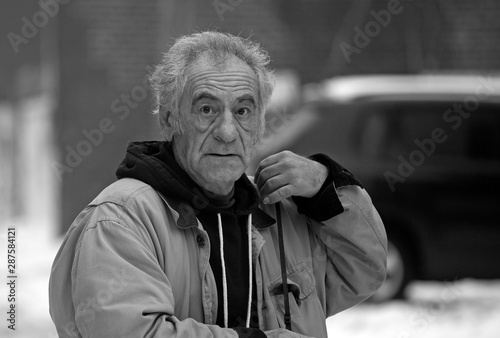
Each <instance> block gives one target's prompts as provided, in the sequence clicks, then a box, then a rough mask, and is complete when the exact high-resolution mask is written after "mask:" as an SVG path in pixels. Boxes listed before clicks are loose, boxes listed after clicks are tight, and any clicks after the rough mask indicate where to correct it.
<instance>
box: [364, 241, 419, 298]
mask: <svg viewBox="0 0 500 338" xmlns="http://www.w3.org/2000/svg"><path fill="white" fill-rule="evenodd" d="M411 269H412V268H411V264H410V260H409V255H408V251H407V246H406V245H404V241H401V240H400V239H399V238H390V239H389V241H388V245H387V276H386V279H385V281H384V283H383V284H382V286H381V287H380V289H378V291H377V292H376V293H375V294H374V295H373V296H372V297H371V298H370V300H371V301H373V302H384V301H388V300H391V299H396V298H404V291H405V288H406V285H407V284H408V282H409V281H410V280H411V275H412V272H411Z"/></svg>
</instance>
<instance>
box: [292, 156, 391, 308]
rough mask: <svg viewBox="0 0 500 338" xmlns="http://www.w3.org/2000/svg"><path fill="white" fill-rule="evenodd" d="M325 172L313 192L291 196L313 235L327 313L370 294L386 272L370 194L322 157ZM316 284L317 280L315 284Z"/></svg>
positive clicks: (381, 232)
mask: <svg viewBox="0 0 500 338" xmlns="http://www.w3.org/2000/svg"><path fill="white" fill-rule="evenodd" d="M312 159H314V160H317V161H319V162H321V163H323V164H325V165H326V166H327V167H328V169H329V176H328V178H327V180H326V181H325V184H324V185H323V187H322V188H321V189H320V191H319V192H318V194H317V195H316V196H313V197H312V198H309V199H307V198H296V197H294V198H293V200H294V202H295V203H296V205H297V210H298V211H299V213H302V214H304V215H306V216H307V218H308V222H309V225H310V228H311V229H312V232H313V233H314V240H313V246H314V247H313V264H314V267H315V270H316V271H315V274H316V275H317V276H318V277H319V279H318V278H317V282H318V281H324V285H319V286H318V289H319V290H321V292H319V293H320V294H322V296H323V302H324V306H325V308H326V313H327V316H331V315H334V314H335V313H338V312H340V311H342V310H345V309H347V308H349V307H351V306H354V305H356V304H358V303H360V302H362V301H363V300H365V299H367V298H368V297H370V296H371V295H372V294H373V293H375V292H376V291H377V290H378V288H379V287H380V285H381V284H382V282H383V281H384V279H385V276H386V258H387V236H386V233H385V229H384V225H383V223H382V220H381V218H380V216H379V214H378V212H377V210H376V209H375V207H374V206H373V203H372V201H371V199H370V196H369V195H368V193H367V192H366V190H365V189H363V187H362V185H361V183H360V182H359V181H358V180H357V179H356V178H355V177H354V175H352V174H351V173H350V172H349V171H348V170H346V169H345V168H343V167H341V166H340V165H339V164H337V163H336V162H334V161H332V160H331V159H330V158H328V157H326V156H324V155H314V156H313V157H312ZM321 283H322V282H321Z"/></svg>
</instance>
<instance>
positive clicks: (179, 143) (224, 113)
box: [174, 57, 261, 195]
mask: <svg viewBox="0 0 500 338" xmlns="http://www.w3.org/2000/svg"><path fill="white" fill-rule="evenodd" d="M257 99H258V85H257V80H256V76H255V73H254V72H253V70H252V69H251V68H250V67H249V66H248V65H247V64H246V63H245V62H243V61H241V60H240V59H238V58H236V57H232V58H230V59H229V60H227V62H226V63H225V64H223V65H222V66H214V64H213V62H211V61H210V59H209V58H207V57H200V58H199V59H198V60H197V61H195V62H194V63H193V64H192V65H191V66H190V68H189V70H188V78H187V82H186V86H185V89H184V93H183V96H182V100H181V106H180V125H181V128H182V133H180V134H176V135H175V136H174V152H175V156H176V160H177V161H178V162H179V164H180V166H181V167H182V168H183V169H184V170H185V171H186V172H187V173H188V174H189V176H191V178H192V179H193V180H194V181H195V182H196V183H198V184H199V185H200V186H201V187H203V188H204V189H205V190H208V191H209V192H211V193H214V194H216V195H227V194H228V193H229V192H230V191H231V189H232V187H233V184H234V182H235V181H236V180H237V179H239V178H240V177H241V175H242V174H243V173H244V171H245V169H246V168H247V166H248V164H249V161H250V159H251V157H252V155H253V153H254V149H255V144H256V142H257V140H258V138H259V129H260V124H261V116H260V114H261V112H260V111H259V110H258V107H257Z"/></svg>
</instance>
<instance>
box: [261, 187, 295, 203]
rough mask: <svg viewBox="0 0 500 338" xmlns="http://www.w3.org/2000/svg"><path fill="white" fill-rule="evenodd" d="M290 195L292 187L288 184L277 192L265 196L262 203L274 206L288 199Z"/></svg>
mask: <svg viewBox="0 0 500 338" xmlns="http://www.w3.org/2000/svg"><path fill="white" fill-rule="evenodd" d="M292 194H293V186H292V185H290V184H289V185H286V186H284V187H281V188H279V189H278V190H275V191H274V192H272V193H271V194H269V195H268V196H266V197H265V198H264V200H263V201H262V202H263V203H264V204H274V203H277V202H280V201H282V200H284V199H287V198H288V197H290V196H292Z"/></svg>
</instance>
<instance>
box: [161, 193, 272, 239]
mask: <svg viewBox="0 0 500 338" xmlns="http://www.w3.org/2000/svg"><path fill="white" fill-rule="evenodd" d="M158 194H159V195H160V197H161V198H162V200H163V201H164V202H165V204H166V205H167V207H168V208H169V209H170V211H172V213H173V215H174V220H175V223H176V225H177V227H178V228H180V229H188V228H192V227H198V218H196V213H195V210H194V209H193V207H192V206H191V205H190V204H188V203H186V202H184V201H182V200H179V199H176V198H173V197H168V196H164V195H163V194H162V193H160V192H158ZM252 224H253V226H254V227H255V228H257V229H259V230H262V229H265V228H268V227H270V226H271V225H273V224H276V220H275V219H274V218H273V217H271V216H269V214H267V213H266V212H265V211H263V210H261V209H259V208H255V209H254V210H253V211H252Z"/></svg>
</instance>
